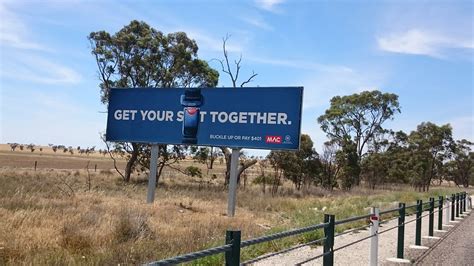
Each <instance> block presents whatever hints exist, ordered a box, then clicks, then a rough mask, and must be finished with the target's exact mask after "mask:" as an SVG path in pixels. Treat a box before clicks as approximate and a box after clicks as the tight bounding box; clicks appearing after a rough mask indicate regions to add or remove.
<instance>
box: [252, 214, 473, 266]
mask: <svg viewBox="0 0 474 266" xmlns="http://www.w3.org/2000/svg"><path fill="white" fill-rule="evenodd" d="M425 214H427V212H424V213H423V215H425ZM415 218H416V217H415V215H410V216H406V217H405V222H409V221H410V220H413V219H415ZM443 221H444V217H443ZM428 222H429V217H428V216H425V217H423V218H422V234H421V235H422V236H427V235H428ZM465 222H467V221H463V226H464V223H465ZM397 223H398V222H397V219H396V218H395V219H393V218H392V220H388V221H385V222H384V221H383V217H382V224H381V226H380V228H379V233H380V234H379V240H378V242H379V243H378V246H379V250H378V258H379V265H388V264H391V263H389V262H388V261H387V259H388V258H395V257H396V255H397V229H396V228H395V229H393V230H389V231H387V232H383V231H384V230H387V229H390V228H392V227H396V226H397ZM469 223H470V226H471V227H469V228H470V230H471V232H470V233H471V235H470V237H468V238H466V239H468V241H470V244H469V243H465V245H463V247H462V248H460V250H461V251H460V252H466V253H469V252H470V253H471V255H472V256H474V251H473V250H472V246H473V243H472V241H473V240H474V219H473V218H472V216H469ZM437 226H438V213H435V219H434V228H435V229H436V228H437ZM415 227H416V226H415V222H414V221H413V222H410V223H408V224H406V225H405V243H404V246H405V250H404V254H405V258H406V259H411V258H414V256H413V255H412V254H411V252H412V250H410V248H409V246H410V245H414V244H415ZM459 228H461V227H454V228H453V227H449V228H448V227H444V228H443V229H444V230H457V229H459ZM460 231H461V234H462V232H464V230H460ZM382 232H383V233H382ZM367 236H369V230H361V231H358V232H353V233H348V234H345V235H342V236H339V237H336V238H335V243H334V248H335V249H337V248H338V247H342V246H344V245H347V244H349V243H352V242H354V241H357V240H359V239H362V238H364V237H367ZM424 244H427V240H425V239H422V245H424ZM468 244H469V245H468ZM467 247H469V248H471V250H468V248H467ZM462 250H464V251H462ZM369 252H370V239H367V240H364V241H361V242H359V243H357V244H354V245H351V246H348V247H346V248H344V249H341V250H338V251H336V252H335V253H334V264H335V265H368V264H369ZM322 253H323V248H322V247H321V246H317V247H314V248H313V247H307V246H306V247H302V248H299V249H297V250H294V251H291V252H287V253H284V254H280V255H276V256H273V257H270V258H268V259H264V260H261V261H258V262H256V263H254V264H253V265H262V266H266V265H295V264H297V263H301V262H303V261H306V260H309V259H311V258H314V257H316V256H318V255H320V254H322ZM418 255H419V254H418ZM473 261H474V259H472V260H471V264H470V265H474V263H473ZM322 263H323V260H322V258H319V259H316V260H313V261H310V262H307V263H304V265H322ZM423 265H433V264H429V263H428V264H423ZM449 265H468V264H458V263H454V264H449Z"/></svg>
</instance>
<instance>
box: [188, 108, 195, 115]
mask: <svg viewBox="0 0 474 266" xmlns="http://www.w3.org/2000/svg"><path fill="white" fill-rule="evenodd" d="M186 111H188V114H190V115H194V114H196V113H197V108H196V107H188V108H186Z"/></svg>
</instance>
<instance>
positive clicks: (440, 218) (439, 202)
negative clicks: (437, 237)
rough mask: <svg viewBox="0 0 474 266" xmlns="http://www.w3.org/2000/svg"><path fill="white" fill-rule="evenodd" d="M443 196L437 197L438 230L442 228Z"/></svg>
mask: <svg viewBox="0 0 474 266" xmlns="http://www.w3.org/2000/svg"><path fill="white" fill-rule="evenodd" d="M443 203H444V202H443V196H439V198H438V230H443Z"/></svg>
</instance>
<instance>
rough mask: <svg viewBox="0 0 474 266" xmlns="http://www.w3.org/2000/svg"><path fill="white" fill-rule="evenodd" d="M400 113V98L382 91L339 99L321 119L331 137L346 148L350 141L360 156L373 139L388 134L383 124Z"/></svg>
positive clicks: (336, 99) (335, 99) (356, 94)
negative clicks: (380, 134) (378, 135)
mask: <svg viewBox="0 0 474 266" xmlns="http://www.w3.org/2000/svg"><path fill="white" fill-rule="evenodd" d="M397 112H398V113H399V112H400V106H399V103H398V95H396V94H393V93H382V92H380V91H378V90H374V91H364V92H361V93H355V94H352V95H348V96H342V97H341V96H336V97H333V98H332V99H331V106H330V107H329V109H327V110H326V112H325V113H324V115H321V116H320V117H319V118H318V122H319V123H320V124H321V129H322V130H323V131H324V132H325V133H326V134H327V136H328V137H329V138H330V139H331V140H333V141H335V142H337V143H338V144H339V145H342V144H343V143H344V142H346V141H347V139H348V138H349V139H350V140H352V141H353V142H354V143H355V145H356V149H357V154H358V156H359V157H361V156H362V155H363V150H364V147H365V146H366V145H367V142H368V141H370V140H371V139H373V137H374V136H375V135H376V134H378V133H381V132H383V131H384V129H383V128H382V124H383V123H384V122H385V121H386V120H388V119H392V118H393V116H394V115H395V113H397Z"/></svg>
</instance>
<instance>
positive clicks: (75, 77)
mask: <svg viewBox="0 0 474 266" xmlns="http://www.w3.org/2000/svg"><path fill="white" fill-rule="evenodd" d="M0 72H1V74H0V75H1V76H0V77H1V78H2V79H3V78H11V79H15V80H16V81H27V82H34V83H42V84H77V83H79V82H80V81H81V79H82V77H81V75H80V74H79V73H78V72H76V71H75V70H73V69H71V68H69V67H67V66H63V65H61V64H58V63H54V62H52V61H51V60H50V59H47V58H45V57H43V56H37V55H32V54H30V55H28V56H26V55H13V56H10V57H8V58H7V60H3V59H2V66H0Z"/></svg>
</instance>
